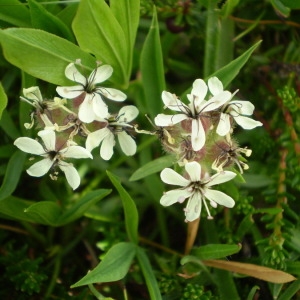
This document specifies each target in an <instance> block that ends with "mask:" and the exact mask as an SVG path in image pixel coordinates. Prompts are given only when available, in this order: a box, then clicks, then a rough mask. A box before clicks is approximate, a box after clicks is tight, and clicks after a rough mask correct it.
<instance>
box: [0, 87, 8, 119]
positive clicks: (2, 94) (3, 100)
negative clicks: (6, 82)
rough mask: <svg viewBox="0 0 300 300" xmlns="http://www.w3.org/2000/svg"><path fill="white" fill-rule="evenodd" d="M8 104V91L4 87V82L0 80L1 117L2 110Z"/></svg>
mask: <svg viewBox="0 0 300 300" xmlns="http://www.w3.org/2000/svg"><path fill="white" fill-rule="evenodd" d="M6 105H7V96H6V93H5V91H4V89H3V86H2V84H1V82H0V119H1V116H2V112H3V110H4V109H5V107H6Z"/></svg>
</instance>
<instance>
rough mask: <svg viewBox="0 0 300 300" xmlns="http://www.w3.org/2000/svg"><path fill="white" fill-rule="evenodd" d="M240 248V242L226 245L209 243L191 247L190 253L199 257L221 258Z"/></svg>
mask: <svg viewBox="0 0 300 300" xmlns="http://www.w3.org/2000/svg"><path fill="white" fill-rule="evenodd" d="M241 248H242V245H241V244H238V245H226V244H209V245H205V246H201V247H198V248H193V249H192V251H191V255H194V256H196V257H198V258H199V259H217V258H223V257H226V256H229V255H232V254H235V253H237V252H239V251H240V250H241Z"/></svg>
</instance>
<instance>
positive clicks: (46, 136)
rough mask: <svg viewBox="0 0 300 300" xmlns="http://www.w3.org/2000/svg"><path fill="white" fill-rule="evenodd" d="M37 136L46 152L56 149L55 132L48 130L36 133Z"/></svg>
mask: <svg viewBox="0 0 300 300" xmlns="http://www.w3.org/2000/svg"><path fill="white" fill-rule="evenodd" d="M38 136H40V137H41V139H42V140H43V143H44V145H45V147H46V149H47V150H48V151H53V150H55V149H56V147H55V144H56V137H55V131H53V130H50V129H45V130H41V131H39V132H38Z"/></svg>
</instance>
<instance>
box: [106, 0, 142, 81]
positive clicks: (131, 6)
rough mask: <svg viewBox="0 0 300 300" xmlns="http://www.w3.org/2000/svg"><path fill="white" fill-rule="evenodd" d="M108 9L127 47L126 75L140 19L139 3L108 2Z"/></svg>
mask: <svg viewBox="0 0 300 300" xmlns="http://www.w3.org/2000/svg"><path fill="white" fill-rule="evenodd" d="M109 3H110V7H111V11H112V13H113V15H114V16H115V18H116V20H118V22H119V24H120V26H121V27H122V28H123V31H124V35H125V40H126V42H127V47H128V50H129V51H128V55H129V57H128V64H127V68H128V69H127V74H128V75H129V74H130V72H131V65H132V55H133V47H134V43H135V37H136V32H137V28H138V25H139V19H140V1H139V0H131V1H128V0H110V2H109Z"/></svg>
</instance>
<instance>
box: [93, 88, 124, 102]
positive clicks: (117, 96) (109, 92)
mask: <svg viewBox="0 0 300 300" xmlns="http://www.w3.org/2000/svg"><path fill="white" fill-rule="evenodd" d="M96 92H97V93H101V94H102V95H103V96H105V97H106V98H108V99H110V100H114V101H118V102H122V101H124V100H125V99H126V98H127V96H126V94H124V93H123V92H121V91H119V90H117V89H113V88H100V87H99V88H97V89H96Z"/></svg>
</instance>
